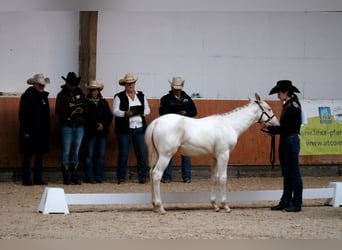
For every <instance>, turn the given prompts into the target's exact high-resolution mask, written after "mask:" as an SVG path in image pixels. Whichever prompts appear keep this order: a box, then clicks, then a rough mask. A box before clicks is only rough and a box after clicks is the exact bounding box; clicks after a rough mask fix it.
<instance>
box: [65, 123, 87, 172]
mask: <svg viewBox="0 0 342 250" xmlns="http://www.w3.org/2000/svg"><path fill="white" fill-rule="evenodd" d="M83 132H84V129H83V127H75V128H72V127H68V126H62V127H61V137H62V157H61V162H62V164H63V165H64V166H65V167H67V168H68V167H69V164H70V163H73V164H74V165H75V166H76V167H77V166H78V163H79V159H78V154H79V151H80V147H81V142H82V138H83Z"/></svg>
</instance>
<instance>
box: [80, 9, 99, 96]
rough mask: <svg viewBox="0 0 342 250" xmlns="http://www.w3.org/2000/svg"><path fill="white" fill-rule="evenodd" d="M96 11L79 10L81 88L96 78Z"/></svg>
mask: <svg viewBox="0 0 342 250" xmlns="http://www.w3.org/2000/svg"><path fill="white" fill-rule="evenodd" d="M97 19H98V12H97V11H80V47H79V75H80V76H81V77H82V79H81V85H80V86H81V88H82V89H83V90H84V85H85V83H87V82H88V81H89V80H94V79H96V49H97Z"/></svg>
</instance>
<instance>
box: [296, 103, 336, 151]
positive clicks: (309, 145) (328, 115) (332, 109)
mask: <svg viewBox="0 0 342 250" xmlns="http://www.w3.org/2000/svg"><path fill="white" fill-rule="evenodd" d="M301 103H302V109H303V111H304V114H305V115H304V119H303V125H302V127H301V131H300V134H301V135H300V140H301V143H300V144H301V151H300V154H301V155H337V154H342V101H341V100H338V101H305V100H303V101H302V102H301Z"/></svg>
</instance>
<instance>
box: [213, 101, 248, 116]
mask: <svg viewBox="0 0 342 250" xmlns="http://www.w3.org/2000/svg"><path fill="white" fill-rule="evenodd" d="M252 103H253V101H250V102H249V103H246V104H245V105H243V106H239V107H236V108H234V109H232V110H230V111H227V112H225V113H221V114H215V115H213V116H226V115H230V114H232V113H236V112H238V111H240V110H241V109H244V108H246V107H247V106H249V105H251V104H252Z"/></svg>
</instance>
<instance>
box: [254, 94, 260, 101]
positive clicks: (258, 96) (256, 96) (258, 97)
mask: <svg viewBox="0 0 342 250" xmlns="http://www.w3.org/2000/svg"><path fill="white" fill-rule="evenodd" d="M255 98H256V99H257V101H261V97H260V95H259V94H258V93H255Z"/></svg>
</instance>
